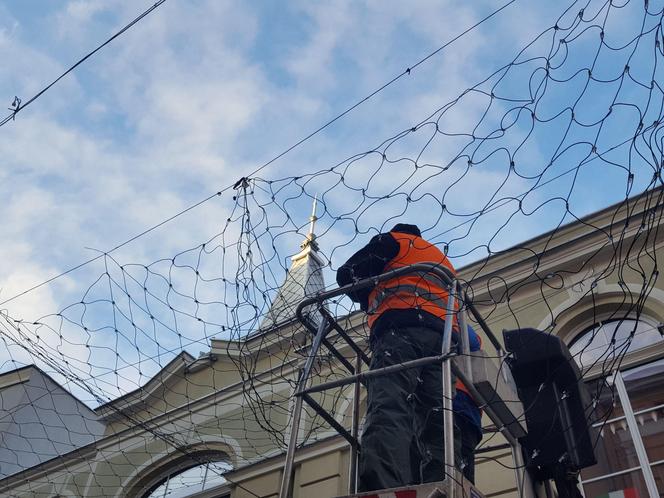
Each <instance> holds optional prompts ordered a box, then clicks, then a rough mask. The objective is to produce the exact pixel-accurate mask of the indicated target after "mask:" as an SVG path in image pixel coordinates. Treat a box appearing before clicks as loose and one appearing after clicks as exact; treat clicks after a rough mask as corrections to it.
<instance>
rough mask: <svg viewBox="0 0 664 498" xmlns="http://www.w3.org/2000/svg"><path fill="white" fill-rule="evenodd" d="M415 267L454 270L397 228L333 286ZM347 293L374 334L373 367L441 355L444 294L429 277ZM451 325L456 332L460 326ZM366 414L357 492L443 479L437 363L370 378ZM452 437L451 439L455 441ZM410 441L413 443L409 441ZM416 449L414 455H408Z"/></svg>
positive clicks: (413, 230) (407, 229) (415, 234)
mask: <svg viewBox="0 0 664 498" xmlns="http://www.w3.org/2000/svg"><path fill="white" fill-rule="evenodd" d="M416 263H435V264H437V265H440V266H441V267H446V268H447V269H448V270H449V271H450V272H451V273H452V274H453V275H454V274H455V270H454V267H453V266H452V264H451V263H450V261H449V260H448V258H447V256H445V254H443V252H442V251H440V249H438V248H437V247H436V246H435V245H433V244H431V243H429V242H427V241H426V240H424V239H423V238H422V237H421V233H420V230H419V228H418V227H417V226H415V225H406V224H397V225H396V226H395V227H394V228H393V229H392V230H390V232H388V233H381V234H379V235H376V236H375V237H373V238H372V239H371V241H370V242H369V243H368V244H367V245H366V246H365V247H363V248H362V249H360V250H359V251H358V252H356V253H355V254H354V255H353V256H352V257H351V258H350V259H349V260H348V261H347V262H346V263H344V264H343V265H342V266H341V267H340V268H339V270H338V271H337V283H338V284H339V285H340V286H344V285H349V284H352V283H353V282H356V281H358V280H361V279H364V278H367V277H372V276H377V275H380V274H381V273H385V272H387V271H389V270H394V269H396V268H401V267H404V266H411V265H413V264H416ZM348 296H349V297H350V298H351V299H352V300H353V301H355V302H358V303H359V304H360V307H361V309H362V310H364V311H365V312H367V315H368V322H369V327H370V329H371V334H370V340H369V346H370V349H371V352H372V358H371V366H370V368H371V369H377V368H383V367H387V366H390V365H396V364H400V363H404V362H406V361H410V360H415V359H418V358H424V357H429V356H436V355H439V354H440V353H441V350H442V339H443V330H444V326H445V320H446V319H448V318H449V319H454V320H455V322H456V318H455V317H447V316H446V305H447V299H448V292H447V288H446V284H445V282H443V281H442V280H441V279H439V278H438V277H437V276H436V275H434V274H432V273H430V272H418V273H411V274H408V275H404V276H401V277H397V278H393V279H390V280H386V281H383V282H379V283H378V284H377V285H376V286H374V287H373V288H364V289H357V290H350V291H349V292H348ZM455 328H456V330H458V326H456V323H455ZM367 396H368V397H367V414H366V422H365V425H364V431H363V433H362V450H361V452H360V462H359V467H360V469H359V478H360V482H359V488H360V491H372V490H377V489H386V488H392V487H398V486H404V485H408V484H415V483H419V482H435V481H442V480H443V479H444V477H445V475H444V444H443V435H444V430H443V403H442V402H443V386H442V382H441V369H440V365H439V364H432V365H428V366H424V367H421V368H413V369H408V370H401V371H399V372H397V373H393V374H390V375H384V376H378V377H373V378H371V379H369V380H368V381H367ZM455 439H456V438H455ZM413 441H415V444H413ZM413 448H416V450H417V451H413Z"/></svg>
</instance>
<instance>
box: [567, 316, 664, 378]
mask: <svg viewBox="0 0 664 498" xmlns="http://www.w3.org/2000/svg"><path fill="white" fill-rule="evenodd" d="M662 340H663V338H662V335H661V334H660V332H659V330H658V329H657V327H656V326H653V325H651V324H650V323H647V322H645V321H637V320H613V321H608V322H600V323H598V324H595V325H593V326H592V327H590V328H588V329H586V330H585V331H583V332H581V333H580V334H579V335H577V336H576V337H575V338H574V340H573V341H572V342H571V343H570V346H569V350H570V352H571V353H572V356H574V358H575V359H576V361H577V363H578V364H579V365H580V366H581V367H582V368H588V367H590V366H592V365H595V364H601V363H603V362H605V361H606V360H609V361H610V360H612V359H614V358H616V357H618V356H623V355H625V354H626V353H628V352H631V351H636V350H637V349H641V348H643V347H646V346H649V345H651V344H654V343H655V342H659V341H662Z"/></svg>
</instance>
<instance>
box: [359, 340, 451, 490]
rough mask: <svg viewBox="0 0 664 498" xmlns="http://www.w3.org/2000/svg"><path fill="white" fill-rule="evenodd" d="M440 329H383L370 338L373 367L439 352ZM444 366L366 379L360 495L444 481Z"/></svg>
mask: <svg viewBox="0 0 664 498" xmlns="http://www.w3.org/2000/svg"><path fill="white" fill-rule="evenodd" d="M442 337H443V333H442V330H439V331H437V330H432V329H429V328H424V327H399V328H398V329H396V328H385V329H383V330H381V332H380V334H377V335H375V336H372V337H371V352H372V358H371V369H372V370H373V369H376V368H382V367H387V366H390V365H395V364H399V363H403V362H406V361H410V360H415V359H418V358H424V357H427V356H436V355H439V354H441V348H442ZM442 402H443V385H442V373H441V365H440V364H432V365H428V366H425V367H420V368H413V369H409V370H402V371H399V372H396V373H393V374H389V375H383V376H379V377H373V378H371V379H368V380H367V416H366V421H365V425H364V430H363V432H362V441H361V452H360V462H359V467H360V470H359V473H360V491H372V490H376V489H385V488H392V487H397V486H404V485H408V484H414V483H420V482H433V481H441V480H443V478H444V475H445V472H444V443H443V437H444V430H443V408H442V407H443V405H442Z"/></svg>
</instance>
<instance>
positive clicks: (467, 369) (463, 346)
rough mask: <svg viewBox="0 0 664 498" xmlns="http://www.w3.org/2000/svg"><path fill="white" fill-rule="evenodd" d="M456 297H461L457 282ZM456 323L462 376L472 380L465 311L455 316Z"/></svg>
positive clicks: (459, 286)
mask: <svg viewBox="0 0 664 498" xmlns="http://www.w3.org/2000/svg"><path fill="white" fill-rule="evenodd" d="M456 289H457V295H458V296H462V295H463V294H462V290H461V283H460V282H457V287H456ZM457 317H458V321H459V329H460V333H459V343H460V344H459V345H460V351H461V354H462V355H463V358H462V360H461V361H462V362H463V363H462V364H463V370H464V372H463V373H464V374H465V375H466V377H468V378H469V379H471V380H472V378H473V368H472V365H471V362H470V334H469V332H468V321H467V320H466V310H465V309H464V310H460V311H459V313H458V314H457Z"/></svg>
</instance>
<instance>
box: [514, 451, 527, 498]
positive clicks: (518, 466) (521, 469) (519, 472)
mask: <svg viewBox="0 0 664 498" xmlns="http://www.w3.org/2000/svg"><path fill="white" fill-rule="evenodd" d="M510 449H511V450H512V462H513V463H514V478H515V479H516V489H517V493H518V495H519V498H526V497H528V496H529V495H528V494H526V492H525V491H526V489H524V488H526V482H525V481H526V480H525V476H526V475H527V472H526V464H525V462H524V461H523V454H522V452H521V445H520V444H519V442H518V441H516V440H513V441H510Z"/></svg>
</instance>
